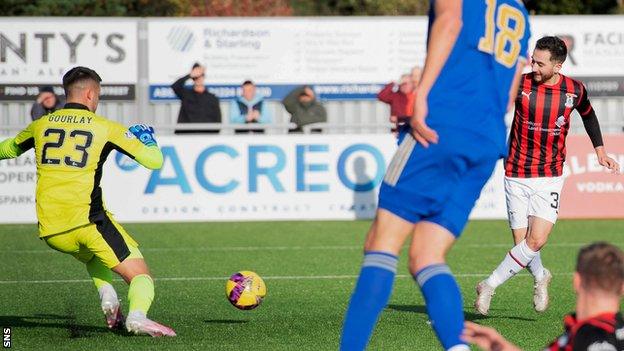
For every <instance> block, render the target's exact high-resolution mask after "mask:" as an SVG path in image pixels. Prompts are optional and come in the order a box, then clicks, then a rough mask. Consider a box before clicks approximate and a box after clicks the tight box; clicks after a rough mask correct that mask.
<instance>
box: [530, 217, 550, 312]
mask: <svg viewBox="0 0 624 351" xmlns="http://www.w3.org/2000/svg"><path fill="white" fill-rule="evenodd" d="M529 223H530V224H529V232H528V233H527V238H526V240H527V243H528V246H529V247H530V248H531V249H532V250H535V251H537V252H538V255H537V256H536V258H537V257H539V251H540V250H541V248H542V247H544V245H545V244H546V242H547V241H548V237H549V236H550V233H551V231H552V228H553V226H554V223H552V222H550V221H548V220H546V219H543V218H540V217H536V216H531V217H529ZM533 260H535V258H534V259H533ZM540 266H541V262H540ZM531 269H532V271H531V273H532V274H533V276H534V277H535V283H534V285H533V307H534V308H535V310H536V311H537V312H544V311H546V309H547V308H548V305H549V302H550V298H549V295H548V285H549V284H550V281H551V280H552V274H551V273H550V271H549V270H548V269H546V268H544V267H543V266H542V267H541V269H539V268H534V267H533V268H531Z"/></svg>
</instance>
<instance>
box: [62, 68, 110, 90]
mask: <svg viewBox="0 0 624 351" xmlns="http://www.w3.org/2000/svg"><path fill="white" fill-rule="evenodd" d="M85 81H93V82H95V83H97V84H98V85H99V84H100V82H102V78H101V77H100V75H99V74H97V72H95V71H94V70H92V69H91V68H87V67H83V66H77V67H74V68H72V69H70V70H69V71H67V73H65V75H64V76H63V88H64V89H65V95H66V96H69V94H70V91H71V88H72V87H73V86H74V84H76V83H79V82H85Z"/></svg>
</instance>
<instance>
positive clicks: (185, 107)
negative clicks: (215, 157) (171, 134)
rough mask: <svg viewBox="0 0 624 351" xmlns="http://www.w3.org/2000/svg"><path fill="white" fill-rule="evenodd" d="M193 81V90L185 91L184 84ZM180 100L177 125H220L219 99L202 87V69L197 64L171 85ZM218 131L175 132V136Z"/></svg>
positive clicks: (216, 131) (215, 131)
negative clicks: (189, 80)
mask: <svg viewBox="0 0 624 351" xmlns="http://www.w3.org/2000/svg"><path fill="white" fill-rule="evenodd" d="M189 78H190V79H192V80H193V88H192V89H187V88H186V87H184V83H185V82H186V81H187V80H188V79H189ZM171 88H172V89H173V91H174V92H175V94H176V95H177V96H178V97H179V98H180V102H181V105H180V114H179V115H178V123H221V108H220V106H219V99H217V97H216V96H215V95H213V94H211V93H209V92H208V90H207V89H206V86H205V85H204V67H203V66H202V65H200V64H199V63H196V64H194V65H193V69H192V70H191V73H190V74H187V75H185V76H184V77H182V78H180V79H178V80H176V81H175V83H173V84H172V85H171ZM218 132H219V131H218V130H211V131H210V130H176V131H175V133H176V134H189V133H218Z"/></svg>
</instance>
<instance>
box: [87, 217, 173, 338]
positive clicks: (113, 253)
mask: <svg viewBox="0 0 624 351" xmlns="http://www.w3.org/2000/svg"><path fill="white" fill-rule="evenodd" d="M91 227H92V228H94V229H92V230H91V231H90V232H89V233H88V237H86V236H85V238H83V241H84V245H85V246H87V247H88V248H89V250H90V251H91V252H93V253H94V254H95V256H97V257H98V258H99V259H100V260H101V261H102V263H103V264H104V265H105V266H106V267H109V268H110V269H111V270H112V271H113V272H115V273H117V274H119V275H120V276H121V277H122V278H123V279H124V280H125V281H126V283H128V284H129V289H128V301H129V312H128V317H127V318H126V321H125V324H126V329H128V331H130V332H133V333H135V334H147V335H151V336H175V332H174V331H173V330H172V329H171V328H169V327H166V326H163V325H160V324H158V323H156V322H154V321H151V320H149V319H147V312H148V310H149V308H150V306H151V304H152V301H153V299H154V282H153V280H152V277H151V275H150V272H149V269H148V267H147V264H146V263H145V260H144V259H143V256H142V255H141V252H140V251H139V249H138V244H137V243H136V241H135V240H134V239H132V237H131V236H130V235H129V234H128V233H127V232H126V231H125V230H124V228H123V227H122V226H120V225H119V224H118V223H116V222H115V221H114V220H113V219H112V218H111V217H110V215H108V214H107V215H106V216H105V217H104V218H103V219H102V220H100V221H98V222H97V223H96V224H95V225H93V226H91Z"/></svg>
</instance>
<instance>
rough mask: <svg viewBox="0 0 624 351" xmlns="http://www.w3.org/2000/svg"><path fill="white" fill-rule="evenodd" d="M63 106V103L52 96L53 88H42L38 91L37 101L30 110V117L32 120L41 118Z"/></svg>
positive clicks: (54, 95)
mask: <svg viewBox="0 0 624 351" xmlns="http://www.w3.org/2000/svg"><path fill="white" fill-rule="evenodd" d="M63 105H65V101H63V99H61V98H59V97H58V96H56V94H54V88H52V87H51V86H44V87H42V88H41V89H39V95H37V101H35V102H34V103H33V105H32V107H31V109H30V117H31V118H32V120H33V121H34V120H36V119H39V118H41V116H45V115H47V114H48V113H52V112H54V111H56V110H58V109H60V108H62V107H63Z"/></svg>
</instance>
